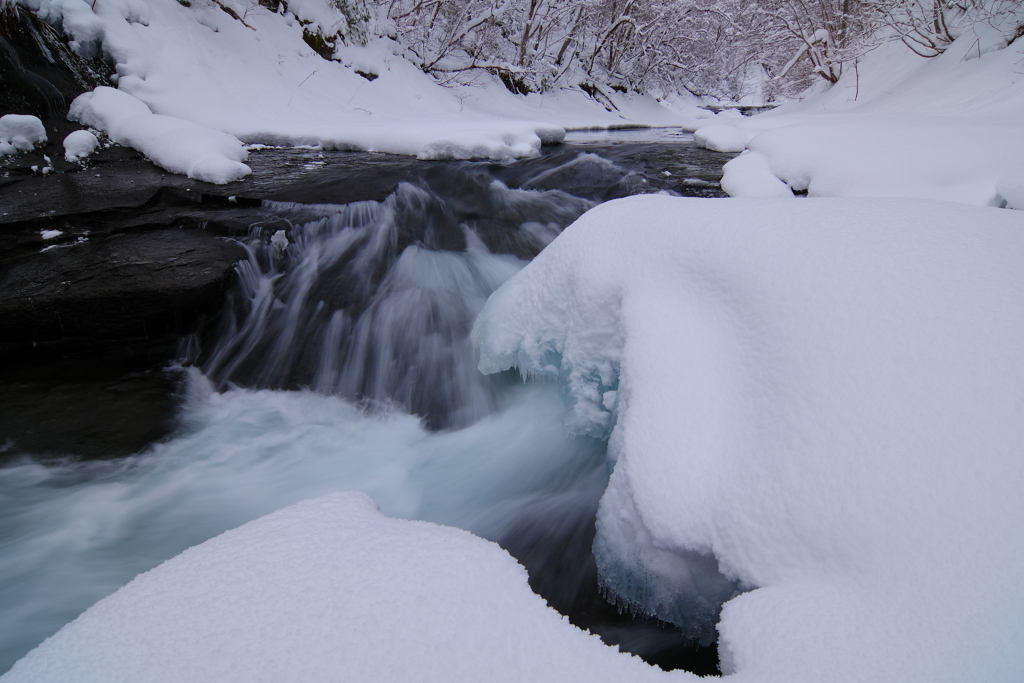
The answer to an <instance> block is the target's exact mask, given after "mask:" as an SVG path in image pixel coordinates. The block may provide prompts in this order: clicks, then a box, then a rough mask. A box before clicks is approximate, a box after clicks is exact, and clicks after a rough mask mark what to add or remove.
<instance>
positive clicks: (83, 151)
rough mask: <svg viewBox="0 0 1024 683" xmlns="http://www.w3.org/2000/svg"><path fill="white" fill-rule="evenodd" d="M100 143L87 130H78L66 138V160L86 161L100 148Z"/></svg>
mask: <svg viewBox="0 0 1024 683" xmlns="http://www.w3.org/2000/svg"><path fill="white" fill-rule="evenodd" d="M99 146H100V141H99V140H98V139H97V138H96V136H95V135H94V134H93V133H91V132H89V131H87V130H76V131H74V132H72V133H69V134H68V136H67V137H66V138H64V159H66V160H67V161H69V162H72V163H74V162H78V161H82V160H83V159H85V158H86V157H87V156H89V155H90V154H92V153H93V152H95V151H96V150H97V148H99Z"/></svg>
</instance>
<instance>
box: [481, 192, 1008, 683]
mask: <svg viewBox="0 0 1024 683" xmlns="http://www.w3.org/2000/svg"><path fill="white" fill-rule="evenodd" d="M1022 262H1024V215H1021V214H1020V213H1018V212H1016V211H1006V210H1000V209H995V208H984V207H972V206H966V205H961V204H953V203H939V202H925V201H913V200H893V199H857V200H846V199H806V200H792V201H785V202H783V201H778V200H743V199H725V200H697V199H684V198H670V197H661V196H646V197H635V198H629V199H623V200H618V201H614V202H610V203H608V204H604V205H601V206H599V207H597V208H595V209H593V210H591V211H590V212H588V213H587V214H585V215H584V216H583V217H582V218H580V219H579V220H578V221H577V222H576V223H575V224H573V225H572V226H570V227H569V228H568V229H567V230H566V231H565V232H563V233H562V234H561V235H560V236H559V237H558V238H557V239H555V240H554V241H553V242H552V243H551V244H550V245H549V246H548V248H547V249H545V250H544V251H543V252H541V254H540V255H539V256H538V257H537V258H536V259H535V260H534V261H533V262H532V263H531V264H529V265H528V266H527V267H526V268H525V269H524V270H523V271H521V273H520V274H518V275H516V276H514V277H513V278H512V279H511V280H509V281H508V282H507V283H506V284H505V285H503V286H502V287H501V288H500V289H499V290H498V291H496V292H495V293H494V294H493V295H492V297H491V298H490V300H489V302H488V304H487V306H486V307H485V309H484V311H483V312H482V313H481V315H480V317H479V318H478V320H477V322H476V325H475V327H474V338H475V340H476V343H477V344H478V346H479V350H480V357H481V360H480V367H481V369H482V370H484V371H485V372H495V371H498V370H502V369H505V368H508V367H512V366H518V367H519V368H520V370H521V371H522V372H524V373H529V374H537V375H545V376H550V377H557V378H558V379H559V381H560V382H561V383H563V385H564V387H565V388H566V390H567V393H568V395H569V403H570V406H569V412H568V418H567V419H568V420H569V426H570V427H571V428H573V429H574V430H576V431H582V432H591V433H593V432H602V431H605V430H607V429H608V428H609V427H613V431H612V433H611V437H610V441H609V448H610V455H611V457H612V458H614V459H616V462H615V465H614V471H613V473H612V476H611V482H610V484H609V488H608V490H607V492H606V493H605V495H604V498H603V500H602V503H601V507H600V511H599V516H598V536H597V539H596V541H595V552H596V556H597V559H598V564H599V567H600V571H601V574H602V578H603V581H604V583H605V585H606V586H608V587H609V588H611V589H612V590H613V591H615V592H616V593H617V594H618V597H619V598H620V599H621V600H622V601H624V602H626V603H627V604H632V605H634V606H635V607H637V608H639V609H641V610H644V611H647V612H650V613H658V614H661V615H664V616H666V617H667V618H671V619H674V620H680V621H685V620H687V619H689V620H691V621H692V620H696V621H698V622H699V621H700V620H702V619H704V620H707V619H709V614H711V615H713V613H714V610H713V607H714V604H713V603H714V601H715V600H716V599H722V591H721V590H720V589H721V588H722V585H721V583H720V582H719V581H716V580H715V576H714V574H715V573H714V566H713V564H714V563H713V562H712V566H711V567H710V568H709V566H708V563H707V559H708V558H710V557H711V556H713V557H714V558H715V559H716V560H717V565H718V568H719V569H720V570H721V572H722V573H723V574H724V575H725V576H726V577H728V578H732V579H734V580H736V581H737V582H738V584H739V585H740V586H743V587H746V588H750V589H752V590H750V591H749V592H746V593H743V594H742V595H739V596H738V597H735V598H733V599H732V600H730V601H729V602H727V603H726V604H725V607H724V611H723V612H722V617H721V622H720V623H719V624H718V631H719V633H720V636H721V641H720V651H721V653H722V657H723V666H724V667H725V669H726V671H727V672H730V671H731V672H734V673H735V680H737V681H790V682H800V681H807V682H808V683H809V682H811V681H815V682H819V683H820V681H823V680H830V681H834V680H844V681H845V680H850V681H853V680H857V681H861V680H895V681H901V682H907V681H922V682H923V681H937V680H943V681H966V680H986V681H1013V680H1021V679H1022V677H1024V656H1022V655H1021V651H1020V647H1019V646H1020V643H1021V642H1024V616H1022V615H1024V581H1021V577H1022V571H1024V569H1022V568H1024V535H1022V534H1021V533H1020V530H1019V524H1020V520H1021V519H1024V496H1021V494H1020V492H1021V491H1022V490H1024V458H1022V457H1021V454H1022V453H1024V391H1022V390H1021V387H1024V361H1022V356H1021V353H1020V349H1021V348H1024V271H1022V270H1021V268H1020V264H1021V263H1022ZM612 392H614V394H612ZM610 394H611V395H613V397H614V400H606V399H607V398H608V397H609V395H610ZM702 558H703V559H702ZM725 597H728V596H727V595H726V596H725ZM702 599H703V600H704V603H703V604H702V602H701V601H702ZM687 610H689V614H685V612H686V611H687Z"/></svg>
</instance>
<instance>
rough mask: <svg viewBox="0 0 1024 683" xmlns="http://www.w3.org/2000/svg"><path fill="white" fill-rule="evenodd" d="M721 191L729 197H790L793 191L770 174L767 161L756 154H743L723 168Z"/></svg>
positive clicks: (770, 170) (762, 156) (770, 168)
mask: <svg viewBox="0 0 1024 683" xmlns="http://www.w3.org/2000/svg"><path fill="white" fill-rule="evenodd" d="M723 171H724V172H723V174H722V189H723V190H724V191H725V192H726V193H727V194H728V195H729V196H730V197H748V198H762V199H763V198H768V197H792V196H793V191H792V190H790V188H789V186H788V185H786V184H785V183H784V182H782V181H781V180H779V179H778V177H777V176H776V175H775V174H774V173H773V172H772V167H771V164H770V163H769V162H768V159H767V158H766V157H765V156H764V155H763V154H759V153H758V152H744V153H743V154H741V155H739V156H738V157H736V158H735V159H730V160H729V161H728V162H726V164H725V166H724V167H723Z"/></svg>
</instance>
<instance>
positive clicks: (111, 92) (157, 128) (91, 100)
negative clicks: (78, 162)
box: [68, 87, 252, 184]
mask: <svg viewBox="0 0 1024 683" xmlns="http://www.w3.org/2000/svg"><path fill="white" fill-rule="evenodd" d="M68 118H69V119H71V120H72V121H78V122H79V123H81V124H83V125H86V126H92V127H93V128H99V129H102V130H105V131H106V132H107V134H108V135H109V136H110V139H111V140H113V141H114V142H116V143H117V144H121V145H127V146H129V147H134V148H135V149H137V150H139V151H140V152H142V153H143V154H145V155H146V156H147V157H149V158H150V159H151V160H152V161H153V162H154V163H156V164H157V165H158V166H160V167H162V168H165V169H167V170H168V171H171V172H172V173H182V174H184V175H187V176H188V177H189V178H195V179H197V180H204V181H206V182H208V183H217V184H224V183H229V182H231V181H233V180H238V179H240V178H243V177H245V176H247V175H249V174H250V173H251V172H252V171H251V170H250V169H249V167H248V166H246V165H245V164H243V163H242V162H243V161H245V160H246V159H247V158H248V155H249V153H248V152H247V151H246V150H245V147H244V146H243V145H242V143H241V142H239V141H238V139H237V138H235V137H233V136H231V135H228V134H226V133H220V132H217V131H214V130H210V129H209V128H204V127H202V126H198V125H196V124H194V123H192V122H191V121H186V120H185V119H179V118H176V117H173V116H163V115H160V114H154V113H153V112H151V111H150V110H149V107H147V106H146V105H145V104H143V103H142V102H141V101H139V100H137V99H136V98H134V97H132V96H131V95H128V94H127V93H124V92H121V91H120V90H115V89H113V88H108V87H99V88H96V89H95V90H94V91H93V92H88V93H84V94H82V95H79V96H78V97H77V98H75V101H74V102H72V103H71V109H70V111H69V112H68Z"/></svg>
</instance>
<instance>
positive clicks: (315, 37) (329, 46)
mask: <svg viewBox="0 0 1024 683" xmlns="http://www.w3.org/2000/svg"><path fill="white" fill-rule="evenodd" d="M302 39H303V40H304V41H306V45H309V46H310V47H311V48H313V52H315V53H317V54H318V55H320V56H321V57H323V58H324V59H326V60H328V61H330V60H332V59H334V46H335V45H336V44H337V42H338V41H339V40H344V38H343V37H342V35H341V33H335V34H334V35H333V36H325V35H323V34H322V33H320V31H310V30H309V29H308V28H303V29H302Z"/></svg>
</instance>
